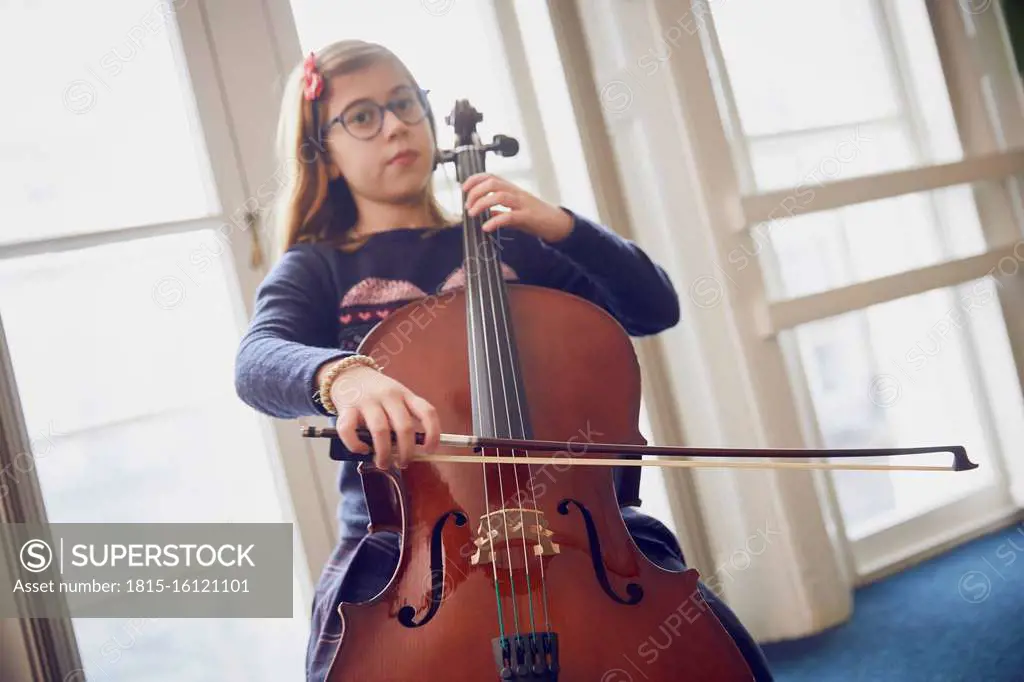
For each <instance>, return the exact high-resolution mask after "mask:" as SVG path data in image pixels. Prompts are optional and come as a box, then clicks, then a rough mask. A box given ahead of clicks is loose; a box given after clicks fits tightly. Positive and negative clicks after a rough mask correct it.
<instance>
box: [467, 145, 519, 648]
mask: <svg viewBox="0 0 1024 682" xmlns="http://www.w3.org/2000/svg"><path fill="white" fill-rule="evenodd" d="M469 159H470V161H469V166H470V168H471V171H472V172H471V173H470V174H471V175H472V174H476V173H480V172H482V170H483V169H482V166H483V164H482V159H483V151H481V150H479V148H474V149H473V150H472V151H471V152H469ZM463 210H465V209H463ZM470 223H471V226H472V227H471V229H470V235H471V236H472V239H471V241H472V242H473V254H471V255H470V256H469V257H468V258H466V266H467V267H469V266H470V265H471V264H472V265H473V266H474V267H473V273H474V274H475V275H477V277H476V282H477V283H479V284H480V285H481V286H484V285H485V284H488V282H487V281H486V280H484V278H483V277H480V276H479V275H480V272H481V268H480V267H479V261H478V254H479V252H480V244H479V238H480V237H481V236H482V235H483V231H482V230H481V229H480V219H479V218H470ZM469 275H470V273H469V272H467V273H466V283H467V285H468V284H469V281H470V276H469ZM478 294H479V295H478V296H477V297H476V301H477V302H478V303H479V304H480V318H479V319H480V321H481V324H480V325H479V327H478V328H479V329H480V330H481V331H482V332H483V334H482V337H483V338H482V340H483V356H484V368H485V374H486V381H487V396H488V398H489V399H490V403H491V416H492V418H493V415H494V413H495V403H494V380H493V375H492V372H493V369H494V366H493V365H492V364H491V357H492V352H491V351H490V350H489V345H490V344H489V343H488V340H489V339H488V334H487V332H488V331H489V330H490V329H491V328H492V327H493V325H492V324H490V323H489V322H490V320H492V319H493V310H492V311H491V317H490V318H488V315H487V312H488V311H487V308H486V303H487V297H485V296H484V295H483V292H478ZM495 450H496V452H495V454H499V452H498V451H499V449H498V448H495ZM482 454H483V455H484V456H483V458H482V459H483V460H484V467H485V469H484V472H485V473H484V486H485V487H486V486H487V484H488V482H489V480H490V479H489V476H488V473H487V469H486V467H487V464H486V459H487V456H486V455H487V449H486V448H483V449H482ZM495 468H496V469H497V473H498V495H499V504H501V520H502V526H503V529H504V533H505V534H506V535H505V537H506V542H505V543H504V545H505V552H506V554H507V561H508V581H509V590H510V591H511V597H512V623H513V627H514V628H515V633H516V637H517V639H518V638H519V637H521V636H522V633H521V630H520V626H519V599H518V598H517V596H516V584H515V579H514V576H513V574H512V548H511V547H509V543H508V541H507V533H508V510H507V509H506V508H505V481H504V477H503V476H502V475H501V470H502V465H500V464H497V465H495ZM490 513H491V508H490V503H488V505H487V518H488V520H490ZM488 542H489V543H490V547H491V561H492V562H494V563H495V565H496V563H497V556H496V554H495V552H494V533H493V532H492V531H491V529H490V526H489V525H488Z"/></svg>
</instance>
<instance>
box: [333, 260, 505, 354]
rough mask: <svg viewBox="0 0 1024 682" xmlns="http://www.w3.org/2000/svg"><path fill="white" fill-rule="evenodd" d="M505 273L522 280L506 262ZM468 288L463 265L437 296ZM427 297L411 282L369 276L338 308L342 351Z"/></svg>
mask: <svg viewBox="0 0 1024 682" xmlns="http://www.w3.org/2000/svg"><path fill="white" fill-rule="evenodd" d="M501 272H502V276H503V277H504V278H505V280H507V281H515V280H518V279H519V275H518V274H516V271H515V270H513V269H512V268H511V267H510V266H508V265H507V264H505V263H502V264H501ZM465 286H466V273H465V270H463V268H462V266H459V267H458V268H456V269H455V270H453V271H452V272H451V274H449V275H448V277H446V278H445V280H444V283H443V284H442V285H441V286H440V287H439V288H438V291H437V293H442V292H447V291H450V290H453V289H461V288H463V287H465ZM427 296H428V294H427V293H426V292H425V291H423V289H420V288H419V287H418V286H416V285H415V284H413V283H412V282H409V281H407V280H402V279H388V278H384V277H368V278H366V279H364V280H361V281H360V282H358V283H357V284H356V285H355V286H353V287H352V288H351V289H349V290H348V292H346V294H345V296H344V297H343V298H342V299H341V303H340V304H339V306H338V321H339V322H340V323H341V332H340V334H339V343H340V347H341V349H342V350H355V349H356V348H357V347H358V346H359V343H360V342H361V341H362V340H363V337H364V336H366V334H367V333H368V332H369V331H370V330H371V329H372V328H373V327H374V325H376V324H377V323H378V322H379V321H381V320H383V319H384V318H386V317H387V316H388V315H390V314H391V312H392V311H393V310H397V309H398V308H401V307H402V306H404V305H406V304H407V303H409V302H410V301H415V300H418V299H421V298H426V297H427Z"/></svg>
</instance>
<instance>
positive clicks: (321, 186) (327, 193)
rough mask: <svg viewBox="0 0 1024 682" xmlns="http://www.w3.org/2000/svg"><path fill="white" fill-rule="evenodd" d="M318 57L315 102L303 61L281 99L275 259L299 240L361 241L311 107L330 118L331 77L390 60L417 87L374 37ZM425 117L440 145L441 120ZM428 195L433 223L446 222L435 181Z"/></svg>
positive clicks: (346, 244) (348, 246) (346, 245)
mask: <svg viewBox="0 0 1024 682" xmlns="http://www.w3.org/2000/svg"><path fill="white" fill-rule="evenodd" d="M315 58H316V64H317V69H318V70H319V71H320V73H321V75H322V76H323V80H324V88H323V92H322V93H321V94H320V97H318V98H317V100H316V101H314V102H309V101H307V100H306V99H305V97H303V76H304V72H303V65H302V64H299V65H298V66H296V67H295V69H293V70H292V72H291V74H289V76H288V81H287V83H286V84H285V88H284V95H283V98H282V102H281V115H280V117H279V119H278V126H277V161H278V168H279V172H280V173H281V174H282V176H283V178H282V182H281V185H280V189H279V191H278V194H277V197H276V199H275V201H274V207H273V224H274V232H275V234H276V239H275V242H276V247H277V250H276V251H275V254H274V259H275V260H276V259H277V257H279V256H280V255H281V254H283V253H284V252H285V251H287V250H288V249H289V248H290V247H291V246H293V245H294V244H297V243H303V242H306V243H308V242H326V243H329V244H333V245H336V246H338V247H339V248H342V249H344V250H353V249H356V248H358V247H359V246H360V243H361V242H360V241H359V240H356V239H354V238H352V237H351V234H350V233H351V228H352V227H353V226H354V225H355V223H356V219H357V217H358V212H357V209H356V204H355V201H354V199H353V198H352V192H351V190H350V189H349V187H348V183H347V182H346V181H345V179H344V178H337V179H335V180H329V176H328V173H327V169H328V166H327V163H328V158H329V157H328V152H327V149H326V146H325V143H324V141H323V140H321V137H320V134H319V132H318V131H317V130H315V129H314V125H313V107H317V111H316V118H317V122H318V125H319V126H322V125H323V124H324V122H325V120H326V117H327V105H326V101H327V99H328V98H329V97H330V94H331V90H330V80H331V78H332V77H333V76H337V75H341V74H347V73H352V72H354V71H359V70H361V69H364V68H366V67H367V66H370V65H371V64H374V63H377V62H379V61H384V60H391V61H392V62H393V63H394V64H395V65H396V66H398V68H399V69H400V70H401V71H402V72H404V73H405V74H406V75H407V76H408V78H409V81H410V82H411V83H412V85H413V87H415V88H419V84H418V83H417V82H416V79H415V78H414V77H413V75H412V73H411V72H410V71H409V69H408V68H407V67H406V66H405V64H404V63H402V61H401V60H400V59H399V58H398V57H397V56H395V54H394V53H393V52H391V50H389V49H387V48H386V47H383V46H382V45H378V44H376V43H368V42H364V41H362V40H342V41H338V42H335V43H331V44H330V45H328V46H326V47H324V48H323V49H321V50H318V51H317V52H316V53H315ZM427 118H428V120H429V122H430V129H431V132H432V134H433V138H434V144H435V145H436V144H437V124H436V122H435V121H434V115H433V113H432V112H430V111H429V110H428V112H427ZM425 199H426V201H427V205H428V208H429V210H430V212H431V213H432V217H433V219H434V221H435V224H436V225H438V226H441V225H443V224H445V223H446V222H447V221H448V220H449V217H448V216H447V214H446V213H445V211H444V209H443V208H442V207H441V204H440V203H439V202H438V200H437V197H436V195H435V193H434V186H433V182H431V183H429V184H428V185H427V190H426V197H425Z"/></svg>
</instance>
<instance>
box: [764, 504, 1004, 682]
mask: <svg viewBox="0 0 1024 682" xmlns="http://www.w3.org/2000/svg"><path fill="white" fill-rule="evenodd" d="M764 651H765V654H766V655H767V657H768V660H769V661H770V663H771V666H772V671H773V672H774V673H775V675H776V679H777V680H778V681H779V682H811V681H812V680H813V681H814V682H832V681H833V680H835V681H837V682H839V681H841V682H848V681H849V682H852V681H854V680H857V681H860V680H864V681H870V682H876V681H880V680H899V681H900V682H918V681H919V680H920V681H927V682H933V681H936V682H945V681H946V680H950V681H955V680H965V681H966V680H970V681H971V682H975V681H977V682H1021V681H1024V524H1022V525H1017V526H1013V527H1011V528H1009V529H1006V530H1002V531H1000V532H998V533H994V534H992V535H988V536H985V537H983V538H980V539H978V540H975V541H973V542H970V543H968V544H966V545H963V546H961V547H958V548H956V549H955V550H953V551H951V552H949V553H947V554H943V555H942V556H939V557H936V558H934V559H931V560H930V561H927V562H925V563H923V564H920V565H918V566H915V567H914V568H912V569H910V570H907V571H904V572H902V573H899V574H897V575H894V576H892V577H890V578H886V579H885V580H882V581H880V582H877V583H874V584H872V585H868V586H866V587H864V588H861V589H859V590H857V592H856V595H855V603H854V614H853V619H852V620H850V621H849V622H847V623H844V624H843V625H840V626H838V627H835V628H833V629H832V630H829V631H827V632H824V633H821V634H819V635H816V636H814V637H808V638H807V639H802V640H796V641H791V642H779V643H777V644H767V645H764Z"/></svg>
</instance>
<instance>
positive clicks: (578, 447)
mask: <svg viewBox="0 0 1024 682" xmlns="http://www.w3.org/2000/svg"><path fill="white" fill-rule="evenodd" d="M302 435H303V437H305V438H333V439H335V441H334V442H333V443H332V447H331V459H334V460H337V461H355V462H372V461H373V454H372V452H371V453H368V454H362V453H356V452H352V451H351V450H349V449H348V448H347V447H345V445H344V443H342V442H341V440H340V439H338V430H337V429H336V428H334V427H318V426H303V427H302ZM356 435H357V436H358V438H359V440H360V441H362V442H364V443H366V444H367V445H369V446H371V447H372V446H373V436H372V434H371V433H370V431H369V430H368V429H365V428H357V429H356ZM423 441H424V434H423V433H419V432H418V433H416V443H417V444H419V445H422V444H423ZM397 442H398V441H397V436H396V434H395V432H394V431H392V432H391V443H392V444H395V443H397ZM440 444H441V445H444V446H449V447H456V448H472V449H473V450H474V451H475V452H480V451H481V450H483V449H484V448H496V449H499V450H528V451H534V452H538V451H539V452H566V453H568V454H569V455H570V456H569V457H538V456H536V455H529V456H528V457H527V456H526V455H488V454H486V453H485V454H484V455H445V454H417V455H414V456H413V457H412V458H411V460H410V461H412V462H455V463H467V464H480V463H481V459H486V460H487V463H489V464H564V465H570V466H613V467H619V466H657V467H679V468H698V467H725V468H740V469H753V468H758V469H761V468H772V469H840V470H846V471H879V470H890V471H969V470H971V469H977V468H978V465H977V464H976V463H974V462H972V461H971V460H970V459H969V458H968V457H967V450H966V449H965V448H964V447H963V446H962V445H939V446H926V447H916V448H853V449H849V448H846V449H827V448H826V449H806V448H792V449H786V448H691V447H673V446H648V445H629V444H625V443H589V442H587V443H572V442H568V443H563V442H560V441H550V440H523V439H517V438H483V437H480V436H463V435H459V434H452V433H442V434H441V439H440ZM584 453H586V454H611V455H654V456H658V457H669V458H671V459H657V460H652V459H608V458H593V457H580V456H577V454H584ZM935 453H949V454H950V455H952V457H953V462H952V464H949V465H946V466H941V465H925V464H897V465H892V464H849V463H845V462H796V461H783V462H767V463H763V464H761V463H754V462H747V461H740V462H729V461H720V462H711V463H709V462H695V461H692V460H689V459H681V458H689V457H712V458H716V459H717V458H726V457H734V458H740V459H764V458H770V459H783V460H796V459H801V460H803V459H813V458H816V457H837V458H856V457H888V456H894V455H901V456H902V455H923V454H935ZM524 460H529V461H524Z"/></svg>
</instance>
